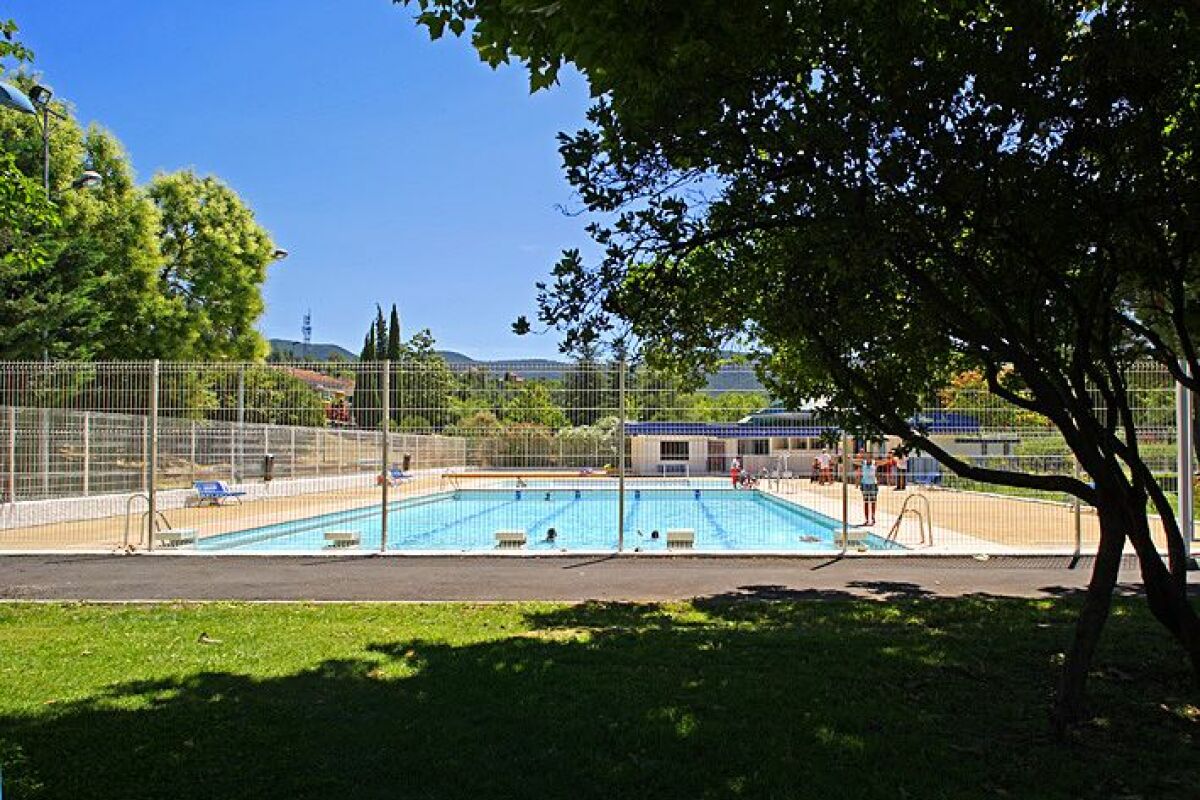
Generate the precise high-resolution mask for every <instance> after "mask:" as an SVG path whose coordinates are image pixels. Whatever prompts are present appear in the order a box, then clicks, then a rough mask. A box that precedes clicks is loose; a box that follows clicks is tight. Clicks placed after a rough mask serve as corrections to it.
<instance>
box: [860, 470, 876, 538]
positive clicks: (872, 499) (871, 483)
mask: <svg viewBox="0 0 1200 800" xmlns="http://www.w3.org/2000/svg"><path fill="white" fill-rule="evenodd" d="M858 488H859V489H860V490H861V491H862V496H863V516H864V517H865V518H866V522H864V523H863V524H864V525H874V524H875V503H876V502H877V501H878V500H879V478H878V477H877V474H876V467H875V459H874V458H872V457H871V456H869V455H866V456H864V457H863V460H862V467H861V468H860V474H859V480H858Z"/></svg>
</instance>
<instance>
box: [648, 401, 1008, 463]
mask: <svg viewBox="0 0 1200 800" xmlns="http://www.w3.org/2000/svg"><path fill="white" fill-rule="evenodd" d="M817 414H818V411H817V410H816V409H811V410H804V411H792V410H788V409H783V408H765V409H762V410H761V411H757V412H755V413H753V414H751V415H749V416H747V417H745V418H743V419H741V420H739V421H737V422H630V423H627V424H626V427H625V433H626V435H627V436H628V437H629V448H630V451H629V456H630V459H629V464H630V469H631V471H632V472H633V473H634V474H635V475H647V476H649V475H658V476H667V475H723V474H726V473H728V472H729V467H730V464H731V463H732V462H733V459H734V458H735V457H736V458H737V459H738V460H739V461H740V462H741V464H742V467H743V469H747V470H750V471H751V472H755V473H757V472H760V471H762V470H763V469H766V470H767V471H768V472H772V471H775V470H779V471H780V472H781V473H782V472H791V473H792V474H793V475H799V476H803V477H807V476H808V475H809V473H810V471H811V469H812V461H813V459H814V458H815V457H816V456H817V454H819V453H820V452H821V450H822V449H823V448H825V447H830V448H831V450H832V449H835V448H836V446H837V445H838V444H839V441H840V439H841V430H840V429H839V428H836V427H834V426H831V425H828V424H824V423H821V422H818V421H817V419H816V417H817ZM916 423H917V424H918V425H920V426H921V427H922V428H923V429H924V430H926V431H928V433H929V435H930V437H931V438H932V439H933V440H934V441H935V442H937V443H938V444H939V445H940V446H942V447H944V448H946V450H948V451H949V452H952V453H955V454H956V455H962V456H966V457H972V456H978V455H987V454H988V452H989V451H988V449H987V448H988V445H989V443H991V444H992V446H993V451H995V452H998V451H996V450H995V448H996V447H997V445H996V443H994V442H992V440H991V439H989V438H985V437H983V436H982V434H981V431H980V427H979V423H978V422H977V421H976V420H975V418H974V417H972V416H970V415H967V414H962V413H958V412H951V411H935V412H929V413H926V414H922V415H920V416H919V417H918V418H917V419H916ZM993 438H994V437H993ZM898 444H899V440H897V439H894V438H891V439H887V440H884V441H882V442H878V441H877V442H859V441H857V440H854V441H853V443H852V449H854V450H856V451H857V450H858V449H867V450H869V451H871V452H873V453H876V454H883V453H885V452H887V451H888V450H890V449H892V448H894V447H896V446H897V445H898ZM1010 444H1011V442H1009V441H1008V440H1007V439H1006V440H1005V446H1004V450H1005V453H1006V454H1007V452H1008V450H1009V445H1010Z"/></svg>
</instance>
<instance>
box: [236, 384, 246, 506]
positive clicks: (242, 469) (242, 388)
mask: <svg viewBox="0 0 1200 800" xmlns="http://www.w3.org/2000/svg"><path fill="white" fill-rule="evenodd" d="M235 438H236V439H237V446H236V448H235V454H234V468H233V480H234V482H237V481H240V480H241V479H242V478H243V477H244V476H245V474H246V463H245V455H246V454H245V452H243V451H244V450H245V447H246V367H245V365H242V366H240V367H238V395H237V432H236V435H235Z"/></svg>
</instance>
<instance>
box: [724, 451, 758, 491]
mask: <svg viewBox="0 0 1200 800" xmlns="http://www.w3.org/2000/svg"><path fill="white" fill-rule="evenodd" d="M729 477H730V478H731V479H732V480H733V488H735V489H753V488H754V487H756V486H758V482H759V480H761V479H764V478H766V477H767V468H766V467H763V469H762V471H761V472H760V473H759V475H758V476H757V477H755V475H754V474H753V473H752V472H750V470H748V469H742V462H741V461H740V460H739V459H737V458H734V459H733V462H732V463H731V464H730V465H729Z"/></svg>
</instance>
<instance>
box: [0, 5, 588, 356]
mask: <svg viewBox="0 0 1200 800" xmlns="http://www.w3.org/2000/svg"><path fill="white" fill-rule="evenodd" d="M413 14H414V12H413V11H412V10H411V9H408V8H404V7H401V6H394V5H392V3H391V2H389V0H340V2H334V0H253V1H252V2H232V1H229V2H217V3H214V2H211V0H170V1H169V2H162V0H124V1H123V2H118V3H97V2H95V1H94V0H91V1H90V2H84V1H83V0H52V1H49V2H48V0H9V2H6V3H4V5H3V7H0V17H3V18H7V17H12V18H13V19H15V20H16V21H17V24H18V25H19V26H20V28H21V34H20V36H21V39H22V40H23V41H24V43H25V44H26V45H27V46H29V47H31V48H32V49H33V51H34V53H35V56H36V60H35V62H34V66H35V68H36V69H38V70H41V71H42V72H43V73H44V75H45V77H46V80H47V82H48V83H49V84H50V85H51V86H52V87H53V88H54V90H55V92H56V94H57V95H58V96H60V97H63V98H65V99H68V100H69V101H71V102H73V103H74V104H75V106H76V108H77V110H78V114H79V117H80V119H81V120H83V121H84V122H89V121H96V122H99V123H101V124H103V125H104V126H105V127H106V128H108V129H109V130H111V131H112V132H113V133H114V134H116V135H117V137H118V138H120V139H121V141H122V142H124V144H125V146H126V148H128V150H129V152H130V155H131V157H132V160H133V164H134V167H135V168H136V170H137V173H138V177H139V179H140V180H146V179H148V178H149V177H151V176H152V175H153V174H154V173H155V172H158V171H161V170H174V169H179V168H183V167H193V168H195V169H196V170H198V171H200V172H202V173H214V174H216V175H219V176H220V177H221V178H223V179H224V180H225V181H227V182H228V183H229V184H230V185H232V186H233V187H234V188H235V189H237V190H238V191H239V192H240V193H241V194H242V196H243V197H244V198H245V199H246V200H247V202H248V203H249V204H250V205H251V207H252V208H254V210H255V213H256V214H257V216H258V219H259V221H260V222H262V224H263V225H265V226H266V228H267V229H268V230H269V231H271V233H272V235H273V236H274V237H275V239H276V241H277V242H278V244H279V245H280V246H282V247H286V248H287V249H288V250H289V251H290V252H291V256H290V257H289V258H288V259H287V260H286V261H283V262H281V263H280V264H279V265H277V266H275V267H273V268H272V271H271V275H270V278H269V279H268V281H267V284H266V288H265V295H266V301H267V313H266V315H265V316H264V317H263V320H262V323H261V326H260V327H261V329H262V331H263V333H264V334H266V335H268V336H272V337H282V338H288V339H299V338H300V324H301V316H302V315H303V313H304V311H305V309H307V308H309V307H311V308H312V312H313V328H314V333H313V340H314V341H319V342H324V341H333V342H336V343H338V344H342V345H344V346H346V347H349V348H351V349H352V350H354V351H356V352H357V350H358V349H359V347H360V346H361V344H362V337H363V333H364V331H365V329H366V324H367V322H368V320H369V318H370V317H371V316H372V315H373V311H374V306H373V303H374V302H376V301H380V302H382V303H386V304H390V303H392V302H396V303H398V304H399V307H400V312H401V317H402V321H403V327H404V329H405V333H406V335H408V334H411V333H412V332H414V331H416V330H417V329H419V328H425V327H428V328H431V329H432V330H433V332H434V335H435V336H436V337H437V340H438V343H439V346H441V347H444V348H446V349H453V350H460V351H462V352H465V353H467V354H469V355H473V356H477V357H488V358H506V357H518V356H545V355H553V354H554V353H555V352H556V351H557V341H558V340H557V339H556V338H555V336H554V334H548V335H545V336H527V337H516V336H514V335H513V334H512V333H511V332H510V331H509V325H510V323H511V322H512V321H513V319H515V318H516V316H517V315H518V314H530V315H532V312H533V311H534V306H535V304H534V296H535V289H534V282H535V281H537V280H541V279H542V278H543V277H544V276H545V275H546V274H547V273H548V271H549V269H550V267H551V265H552V264H553V262H554V260H555V259H556V257H557V254H558V251H559V250H560V249H561V248H563V247H571V246H584V247H585V246H586V244H587V237H586V235H585V234H584V231H583V226H584V219H583V218H581V217H567V216H564V215H563V213H562V212H561V211H560V210H558V209H557V208H556V205H563V206H567V207H574V206H576V205H577V203H576V201H575V199H574V197H573V195H572V193H571V191H570V188H569V187H568V186H567V185H566V183H565V181H564V180H563V178H562V173H561V170H560V168H559V160H558V153H557V149H556V143H555V139H554V135H555V133H557V132H558V131H560V130H574V129H575V128H577V127H579V125H580V124H581V123H582V121H583V115H584V111H585V109H586V107H587V89H586V86H585V85H584V83H583V81H582V80H581V79H579V78H578V77H577V76H567V77H566V78H564V81H563V85H562V86H559V87H557V88H555V89H553V90H551V91H549V92H539V93H538V94H537V95H533V96H531V95H530V94H529V91H528V84H527V82H526V78H525V75H524V73H523V72H522V71H521V70H520V69H519V68H517V67H509V68H505V69H501V70H499V71H495V72H493V71H492V70H491V69H489V68H488V67H487V66H485V65H483V64H481V63H480V62H479V61H478V59H477V58H476V56H475V53H474V51H473V50H472V49H471V48H470V46H469V44H468V43H467V42H465V41H462V40H457V39H453V38H448V39H443V40H441V41H439V42H430V41H428V38H427V36H426V35H425V33H424V31H423V30H422V29H419V28H418V27H417V26H416V25H415V23H414V22H413V19H412V18H413Z"/></svg>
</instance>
